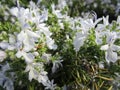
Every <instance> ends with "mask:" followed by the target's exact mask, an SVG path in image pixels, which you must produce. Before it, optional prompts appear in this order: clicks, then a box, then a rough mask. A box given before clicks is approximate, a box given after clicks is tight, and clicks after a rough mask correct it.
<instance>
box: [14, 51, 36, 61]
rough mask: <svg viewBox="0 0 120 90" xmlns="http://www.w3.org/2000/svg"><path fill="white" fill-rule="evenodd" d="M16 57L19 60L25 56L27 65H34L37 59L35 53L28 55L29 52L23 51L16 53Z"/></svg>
mask: <svg viewBox="0 0 120 90" xmlns="http://www.w3.org/2000/svg"><path fill="white" fill-rule="evenodd" d="M16 56H17V57H18V58H20V57H21V56H23V57H24V59H25V61H26V63H32V62H33V61H34V58H35V55H34V53H30V52H29V53H27V52H25V51H23V50H21V51H18V52H17V53H16Z"/></svg>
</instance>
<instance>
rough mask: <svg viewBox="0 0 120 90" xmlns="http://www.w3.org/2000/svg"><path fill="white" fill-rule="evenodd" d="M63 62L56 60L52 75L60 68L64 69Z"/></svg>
mask: <svg viewBox="0 0 120 90" xmlns="http://www.w3.org/2000/svg"><path fill="white" fill-rule="evenodd" d="M62 61H63V60H55V61H53V66H52V73H55V71H56V70H57V69H58V68H59V67H62V63H61V62H62Z"/></svg>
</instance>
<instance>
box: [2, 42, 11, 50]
mask: <svg viewBox="0 0 120 90" xmlns="http://www.w3.org/2000/svg"><path fill="white" fill-rule="evenodd" d="M8 46H9V43H8V42H7V41H2V42H0V47H1V48H2V49H7V48H8Z"/></svg>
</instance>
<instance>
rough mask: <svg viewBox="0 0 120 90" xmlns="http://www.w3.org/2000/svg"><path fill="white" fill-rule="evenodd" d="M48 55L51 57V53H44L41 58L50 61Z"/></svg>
mask: <svg viewBox="0 0 120 90" xmlns="http://www.w3.org/2000/svg"><path fill="white" fill-rule="evenodd" d="M50 57H51V54H46V53H44V54H43V55H42V57H41V58H42V59H44V60H46V62H47V63H49V62H50Z"/></svg>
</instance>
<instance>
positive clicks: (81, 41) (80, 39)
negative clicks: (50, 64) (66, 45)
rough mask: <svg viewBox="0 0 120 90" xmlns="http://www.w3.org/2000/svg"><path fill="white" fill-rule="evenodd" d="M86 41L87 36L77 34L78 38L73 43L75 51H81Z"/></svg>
mask: <svg viewBox="0 0 120 90" xmlns="http://www.w3.org/2000/svg"><path fill="white" fill-rule="evenodd" d="M85 39H86V35H85V34H82V33H80V32H78V33H76V37H75V39H74V41H73V45H74V48H75V51H79V49H80V47H81V46H83V44H84V41H85Z"/></svg>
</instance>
